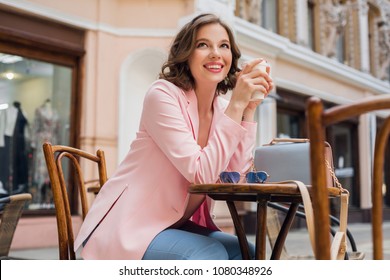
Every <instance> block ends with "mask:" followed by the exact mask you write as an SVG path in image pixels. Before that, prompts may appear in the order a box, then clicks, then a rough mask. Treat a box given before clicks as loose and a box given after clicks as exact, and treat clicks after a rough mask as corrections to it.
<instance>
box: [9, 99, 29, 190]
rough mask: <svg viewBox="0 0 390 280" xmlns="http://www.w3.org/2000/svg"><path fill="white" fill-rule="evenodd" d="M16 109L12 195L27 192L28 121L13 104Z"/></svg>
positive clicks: (17, 104) (16, 105) (18, 106)
mask: <svg viewBox="0 0 390 280" xmlns="http://www.w3.org/2000/svg"><path fill="white" fill-rule="evenodd" d="M14 106H15V107H16V108H17V109H18V115H17V117H16V124H15V130H14V135H13V141H12V146H13V149H12V150H13V156H12V159H13V164H12V165H13V176H12V179H13V191H12V193H21V192H26V191H27V187H28V186H27V184H28V157H27V151H26V140H25V139H26V138H25V129H26V126H27V125H28V121H27V119H26V117H25V116H24V114H23V112H22V110H21V108H20V103H19V102H14Z"/></svg>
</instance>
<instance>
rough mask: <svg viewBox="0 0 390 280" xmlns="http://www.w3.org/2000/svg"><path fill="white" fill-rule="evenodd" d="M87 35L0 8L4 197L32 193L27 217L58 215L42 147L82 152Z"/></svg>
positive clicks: (0, 177) (0, 181) (0, 191)
mask: <svg viewBox="0 0 390 280" xmlns="http://www.w3.org/2000/svg"><path fill="white" fill-rule="evenodd" d="M84 35H85V34H84V30H81V29H76V28H72V27H70V26H67V25H63V24H61V23H58V22H52V21H47V20H45V19H42V18H36V17H34V16H30V15H27V14H19V13H17V12H16V11H9V10H3V9H2V8H1V7H0V195H1V196H4V195H8V194H15V193H19V192H29V193H31V194H32V195H33V199H32V201H31V202H30V203H29V204H28V205H27V209H26V210H27V211H24V212H23V213H24V214H25V215H30V214H32V215H41V214H50V215H52V214H54V205H53V199H52V194H51V188H50V180H49V177H48V174H47V171H46V170H47V168H46V164H45V160H44V157H43V151H42V144H43V142H45V141H50V142H51V143H52V144H55V145H56V144H59V145H69V146H73V147H76V148H77V147H79V141H80V140H79V134H80V131H79V130H80V119H81V117H80V116H81V113H80V109H81V94H80V92H81V88H82V76H81V68H82V63H81V60H82V57H83V56H84V54H85V50H84ZM64 173H65V176H66V180H69V181H72V180H73V176H72V174H71V173H69V172H68V170H64ZM71 185H72V184H71ZM70 191H71V193H72V190H70ZM71 197H72V198H73V197H74V199H73V200H72V201H71V202H72V203H71V211H72V213H77V206H78V203H77V199H76V198H77V196H76V195H73V193H72V194H71Z"/></svg>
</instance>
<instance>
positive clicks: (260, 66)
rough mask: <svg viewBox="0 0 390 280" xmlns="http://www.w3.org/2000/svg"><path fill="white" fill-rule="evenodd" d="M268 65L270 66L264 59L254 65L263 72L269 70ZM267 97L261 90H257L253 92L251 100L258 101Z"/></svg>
mask: <svg viewBox="0 0 390 280" xmlns="http://www.w3.org/2000/svg"><path fill="white" fill-rule="evenodd" d="M267 67H269V64H268V63H267V62H266V61H265V60H263V61H262V62H260V63H259V64H257V65H255V66H254V67H253V70H255V69H258V70H260V71H262V72H267ZM264 97H265V94H264V93H263V92H261V91H255V92H254V93H253V94H252V97H251V99H250V101H258V100H263V99H264Z"/></svg>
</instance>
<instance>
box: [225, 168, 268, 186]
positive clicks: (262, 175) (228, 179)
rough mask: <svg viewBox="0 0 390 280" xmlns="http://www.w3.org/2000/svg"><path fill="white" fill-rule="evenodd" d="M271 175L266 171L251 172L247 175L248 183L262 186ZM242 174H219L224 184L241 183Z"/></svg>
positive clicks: (234, 172)
mask: <svg viewBox="0 0 390 280" xmlns="http://www.w3.org/2000/svg"><path fill="white" fill-rule="evenodd" d="M268 177H269V175H268V174H267V172H265V171H251V172H248V173H246V174H245V180H246V182H247V183H252V184H261V183H264V182H265V181H266V180H267V178H268ZM240 178H241V174H240V173H239V172H236V171H230V172H229V171H224V172H221V174H219V179H220V180H221V182H222V183H232V184H237V183H238V182H239V181H240Z"/></svg>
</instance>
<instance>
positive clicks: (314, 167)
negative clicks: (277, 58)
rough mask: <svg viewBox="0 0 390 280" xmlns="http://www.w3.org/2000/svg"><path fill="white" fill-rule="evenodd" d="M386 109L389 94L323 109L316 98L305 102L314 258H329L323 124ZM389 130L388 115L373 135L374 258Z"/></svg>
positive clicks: (379, 242) (379, 250)
mask: <svg viewBox="0 0 390 280" xmlns="http://www.w3.org/2000/svg"><path fill="white" fill-rule="evenodd" d="M384 109H390V95H389V94H386V95H381V96H374V97H367V98H363V99H359V100H357V101H355V102H353V103H351V104H346V105H337V106H334V107H332V108H330V109H324V107H323V103H322V101H321V100H320V99H318V98H315V97H311V98H310V99H309V100H308V103H307V112H306V113H307V118H308V129H309V139H310V160H311V181H312V199H313V210H314V225H315V226H314V229H315V230H314V232H315V251H316V254H315V256H316V259H330V244H331V243H330V237H329V227H330V221H329V212H330V211H329V201H328V198H329V197H328V189H327V187H326V177H325V174H326V165H325V156H324V153H325V147H324V142H325V140H326V137H325V135H326V133H325V129H326V127H328V126H330V125H332V124H335V123H338V122H341V121H344V120H347V119H349V118H353V117H357V116H360V115H362V114H365V113H369V112H373V111H376V110H384ZM389 133H390V117H387V118H386V120H385V122H384V123H383V125H382V127H381V129H380V131H379V134H378V135H377V137H376V143H375V152H374V158H373V175H372V204H373V208H372V228H373V231H372V235H373V236H372V238H373V245H374V246H373V256H374V259H383V233H382V220H383V213H382V212H383V209H382V208H383V196H382V183H383V169H384V155H385V148H386V143H387V141H388V136H389Z"/></svg>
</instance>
